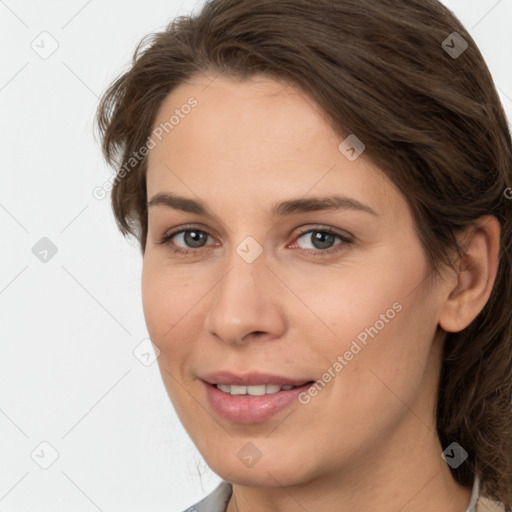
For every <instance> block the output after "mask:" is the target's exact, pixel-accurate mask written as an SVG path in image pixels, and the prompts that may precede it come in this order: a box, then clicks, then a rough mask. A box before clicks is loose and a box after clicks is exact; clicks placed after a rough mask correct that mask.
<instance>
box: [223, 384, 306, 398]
mask: <svg viewBox="0 0 512 512" xmlns="http://www.w3.org/2000/svg"><path fill="white" fill-rule="evenodd" d="M216 386H217V389H220V390H221V391H224V393H229V394H231V395H251V396H263V395H268V394H271V393H277V392H278V391H281V390H283V391H286V390H288V389H292V388H295V387H297V386H290V385H288V384H287V385H285V386H279V385H278V384H260V385H257V386H235V385H233V386H229V385H227V384H217V385H216Z"/></svg>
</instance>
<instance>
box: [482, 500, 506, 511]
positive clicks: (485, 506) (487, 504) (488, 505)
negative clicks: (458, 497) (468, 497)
mask: <svg viewBox="0 0 512 512" xmlns="http://www.w3.org/2000/svg"><path fill="white" fill-rule="evenodd" d="M476 512H505V505H503V504H502V503H500V502H498V501H493V500H491V499H489V498H485V497H484V496H481V497H480V499H479V500H478V508H477V509H476Z"/></svg>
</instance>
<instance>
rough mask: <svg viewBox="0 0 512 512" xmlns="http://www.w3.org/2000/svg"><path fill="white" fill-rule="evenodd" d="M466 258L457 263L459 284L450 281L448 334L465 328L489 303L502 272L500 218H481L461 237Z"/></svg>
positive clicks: (445, 313) (444, 322)
mask: <svg viewBox="0 0 512 512" xmlns="http://www.w3.org/2000/svg"><path fill="white" fill-rule="evenodd" d="M459 241H460V242H461V245H462V247H463V257H462V258H461V259H460V260H459V261H458V262H457V268H458V271H457V282H456V284H455V286H454V285H453V279H450V282H448V281H447V290H446V300H445V303H444V304H443V307H442V310H441V312H440V316H439V325H440V327H441V328H442V329H443V330H445V331H446V332H459V331H462V330H463V329H465V328H466V327H467V326H468V325H469V324H470V323H471V322H472V321H473V320H474V319H475V318H476V317H477V316H478V314H479V313H480V311H482V309H483V308H484V306H485V304H486V303H487V301H488V299H489V297H490V295H491V291H492V287H493V285H494V281H495V280H496V274H497V272H498V261H499V248H500V224H499V222H498V220H497V219H496V217H494V216H490V215H488V216H485V217H481V218H480V219H478V221H477V224H476V226H473V227H470V228H468V229H467V230H466V231H465V233H464V234H463V235H462V236H461V238H460V240H459Z"/></svg>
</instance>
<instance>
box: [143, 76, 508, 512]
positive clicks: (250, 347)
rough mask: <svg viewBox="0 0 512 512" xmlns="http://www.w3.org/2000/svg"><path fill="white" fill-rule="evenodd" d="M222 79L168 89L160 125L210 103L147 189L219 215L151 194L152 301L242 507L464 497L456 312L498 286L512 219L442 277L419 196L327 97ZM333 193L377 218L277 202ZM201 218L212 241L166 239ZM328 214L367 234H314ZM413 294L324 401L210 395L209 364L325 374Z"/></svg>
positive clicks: (464, 320)
mask: <svg viewBox="0 0 512 512" xmlns="http://www.w3.org/2000/svg"><path fill="white" fill-rule="evenodd" d="M213 78H214V77H213V76H197V77H195V78H194V80H192V81H190V82H187V83H185V84H182V85H180V86H179V87H178V88H176V89H174V90H173V91H172V92H171V93H170V94H169V95H168V97H167V98H166V99H165V101H164V102H163V103H162V105H161V107H160V110H159V112H158V115H157V117H156V119H155V124H154V126H155V127H156V126H158V125H159V124H160V123H163V122H165V121H167V120H168V119H169V117H170V116H171V115H172V114H173V113H174V111H175V110H176V109H179V108H180V107H181V106H182V105H184V104H185V103H186V102H187V99H188V98H190V97H194V98H196V99H197V101H198V105H197V107H195V108H194V109H193V110H192V112H191V113H190V114H189V115H187V116H185V117H184V118H183V119H181V120H180V123H179V124H177V125H176V126H175V127H174V128H173V129H172V131H169V133H168V134H167V135H166V136H165V137H163V140H162V141H161V142H159V143H158V144H157V145H156V147H154V148H153V149H152V150H151V151H150V153H149V156H148V172H147V194H148V199H151V198H153V197H154V195H155V194H157V193H160V192H167V193H171V192H172V193H175V194H179V195H181V196H185V197H188V198H191V199H201V200H202V201H204V202H205V203H206V205H207V206H208V208H209V209H210V210H211V211H212V212H213V214H214V216H213V217H211V218H210V217H205V216H201V215H198V214H195V213H186V212H182V211H179V210H176V209H173V208H169V207H166V206H162V205H158V206H151V207H150V208H149V210H148V214H149V217H148V239H147V244H146V249H145V255H144V264H143V273H142V298H143V308H144V315H145V318H146V324H147V328H148V332H149V334H150V337H151V339H152V340H153V342H154V343H155V345H156V346H158V348H159V350H160V351H161V353H160V356H159V358H158V364H159V367H160V371H161V374H162V378H163V382H164V384H165V386H166V389H167V392H168V394H169V397H170V399H171V400H172V403H173V405H174V407H175V409H176V412H177V414H178V416H179V418H180V420H181V422H182V423H183V425H184V427H185V429H186V430H187V432H188V433H189V435H190V437H191V438H192V440H193V442H194V443H195V444H196V446H197V448H198V450H199V451H200V453H201V454H202V455H203V457H204V459H205V460H206V462H207V463H208V465H209V466H210V467H211V468H212V470H213V471H214V472H215V473H217V474H218V475H219V476H221V477H222V478H224V479H226V480H228V481H229V482H231V483H232V484H233V496H232V498H231V500H230V502H229V505H228V512H233V511H236V510H238V511H240V512H249V511H251V512H256V511H258V512H259V511H268V510H273V511H287V512H290V511H304V510H309V511H313V510H320V509H323V510H340V511H351V512H357V511H361V512H362V511H368V510H372V511H374V512H381V511H382V512H384V511H391V510H396V511H398V510H400V511H401V512H420V511H427V510H428V511H432V510H444V511H452V512H463V511H464V510H465V508H466V507H467V504H468V502H469V497H470V489H468V488H464V487H461V486H460V485H458V484H457V483H456V482H455V480H454V479H453V477H452V476H451V473H450V470H449V467H448V465H447V464H446V463H445V461H444V460H443V459H442V458H441V452H442V451H443V449H444V448H446V447H442V446H441V444H440V442H439V439H438V436H437V433H436V428H435V412H434V411H435V397H436V390H437V385H438V380H439V372H440V367H441V350H442V342H443V337H444V333H443V331H442V330H441V327H442V328H443V329H444V330H447V331H454V332H456V331H459V330H461V329H463V328H464V327H465V326H466V325H468V324H469V323H470V322H471V321H472V319H473V318H474V317H475V316H476V315H477V314H478V313H479V311H480V310H481V309H482V308H483V306H484V304H485V302H486V301H487V299H488V297H489V294H490V291H491V288H492V284H493V282H494V278H495V275H496V268H497V260H498V253H497V248H498V243H499V224H498V223H497V221H496V219H494V218H493V217H489V218H483V219H481V223H480V225H479V226H478V227H477V229H475V230H473V231H472V232H471V233H469V235H470V236H469V239H470V242H469V244H468V250H467V259H466V260H465V261H464V262H461V263H460V265H459V267H458V268H459V273H456V272H454V271H452V270H445V271H444V273H443V275H442V278H441V279H437V280H432V279H429V276H430V275H429V272H428V267H427V262H426V258H425V254H424V251H423V249H422V247H421V244H420V241H419V239H418V237H417V235H416V233H415V231H414V223H413V219H412V216H411V212H410V210H409V207H408V205H407V202H406V200H405V198H404V197H403V196H402V195H401V193H400V192H399V191H398V190H397V189H396V188H395V187H394V186H393V184H392V183H391V182H390V181H389V180H387V179H386V178H385V177H384V174H383V173H382V171H381V170H380V169H378V168H377V167H375V166H374V165H373V164H372V163H371V161H370V160H369V159H368V158H367V157H366V155H365V154H364V153H363V154H362V155H361V156H360V157H359V158H358V159H356V160H355V161H349V160H348V159H347V158H346V157H345V156H344V154H342V153H341V152H340V150H339V149H338V145H339V144H340V142H341V141H342V140H343V137H340V135H339V134H337V133H335V132H334V130H333V128H332V127H331V125H330V124H329V123H328V122H327V121H326V119H325V116H323V115H322V114H321V112H320V109H319V108H318V107H317V106H315V104H314V103H313V101H312V100H311V99H310V98H308V97H307V96H305V95H304V94H303V93H300V92H299V91H297V90H295V89H293V88H291V87H290V86H288V85H284V84H280V83H278V82H276V81H273V80H271V79H268V78H265V77H263V76H257V77H254V78H251V79H250V80H246V81H243V82H241V81H234V80H231V79H229V78H227V77H223V76H219V77H217V78H215V80H213ZM212 80H213V81H212ZM208 84H210V85H208ZM333 192H337V193H340V194H344V195H345V196H347V197H349V198H353V199H356V200H358V201H360V202H361V203H364V204H365V205H368V206H369V207H371V208H372V209H373V210H374V211H375V212H376V215H373V214H370V213H367V212H363V211H356V210H352V209H340V210H322V211H312V212H307V213H294V214H291V215H286V216H283V217H272V216H271V213H270V212H271V207H272V205H273V204H274V203H276V202H279V201H284V200H288V199H292V198H309V197H313V196H315V197H316V196H325V195H328V194H331V193H333ZM186 224H193V228H192V231H194V228H195V230H196V231H197V230H202V231H205V232H206V233H208V235H209V236H208V237H206V235H204V237H205V239H204V240H205V242H204V245H203V247H199V248H196V247H197V246H193V245H191V243H193V239H192V242H191V239H190V238H189V239H185V238H184V236H183V233H182V234H178V235H176V236H175V237H174V238H172V240H171V241H169V242H168V243H167V244H166V245H162V244H159V241H160V240H161V238H162V237H163V236H164V235H165V234H169V233H171V232H173V231H175V232H178V231H179V228H180V227H182V226H184V225H186ZM325 227H332V228H333V229H335V230H337V231H338V232H339V233H340V234H342V235H349V236H350V237H351V239H352V243H345V242H343V241H341V240H340V239H338V238H337V237H334V238H332V239H331V243H330V245H324V246H319V245H318V244H317V245H314V243H315V242H314V239H313V238H312V235H313V234H315V233H311V232H310V233H309V234H305V235H300V238H299V233H298V228H304V229H306V228H309V229H312V230H315V229H316V230H317V231H320V232H322V228H325ZM189 229H190V228H189ZM248 236H250V237H253V238H254V239H255V240H256V241H257V242H258V243H259V245H260V246H261V248H262V251H263V252H262V253H261V255H260V256H259V257H258V258H256V260H255V261H254V262H252V263H247V262H246V261H245V260H244V259H243V258H242V257H240V256H239V254H238V253H237V252H236V248H237V247H238V246H239V244H240V243H241V242H242V241H243V240H244V239H245V238H246V237H248ZM327 241H329V239H328V240H327ZM173 242H174V245H173ZM187 243H188V245H187ZM175 247H180V248H182V249H187V248H188V249H189V250H190V251H195V253H194V252H193V253H191V254H188V255H182V254H176V253H174V252H173V248H175ZM322 247H327V248H326V249H322ZM329 249H333V250H332V252H331V253H330V254H320V255H319V256H312V255H311V253H312V252H314V251H315V250H316V251H318V252H321V251H324V252H325V251H326V250H329ZM336 249H338V250H337V251H336V252H334V251H335V250H336ZM397 302H398V303H400V305H401V306H402V310H401V311H400V312H399V313H397V314H396V316H395V317H394V318H393V319H392V320H390V321H388V322H387V323H385V327H384V328H383V329H382V330H380V331H379V333H378V335H376V336H375V338H373V339H370V341H369V342H368V344H367V346H365V347H364V348H363V349H362V350H361V351H360V352H359V353H358V354H357V355H355V356H354V357H353V359H352V360H351V361H349V362H348V364H347V365H346V366H344V368H343V369H342V370H341V371H340V372H339V373H337V374H336V377H335V378H333V379H332V380H331V381H330V382H329V383H328V384H327V385H326V386H325V388H324V389H323V390H322V391H321V392H320V393H318V395H317V396H315V397H314V398H312V399H311V401H310V402H309V403H308V404H307V405H303V404H300V403H298V402H297V403H294V404H293V406H291V407H289V408H288V409H286V410H285V411H282V412H281V413H279V414H278V415H277V416H274V417H272V418H271V419H269V420H268V421H265V422H263V423H259V424H252V425H247V424H240V423H236V422H230V421H227V420H224V419H222V418H221V417H219V416H218V415H217V414H216V412H215V411H214V410H213V409H212V408H211V407H210V405H209V403H208V402H207V400H206V396H205V392H204V386H203V384H202V382H201V380H200V378H199V377H200V376H204V375H205V374H206V373H209V372H212V371H216V370H229V369H231V370H233V371H236V372H239V373H246V372H249V371H265V372H271V373H275V374H279V375H285V376H287V377H293V378H305V379H306V378H307V379H321V378H322V375H323V374H324V373H325V372H326V371H328V369H329V368H330V367H332V366H333V363H334V362H335V361H336V360H337V357H338V355H343V354H344V353H345V352H346V351H347V350H349V348H350V345H351V343H352V341H353V340H355V339H356V337H357V335H358V334H359V333H361V331H363V330H364V329H365V328H368V327H370V326H374V325H375V323H376V321H377V320H379V318H381V317H380V315H381V314H384V313H385V312H386V311H387V310H389V309H390V308H392V305H393V304H394V303H397ZM248 442H251V443H253V444H254V445H255V446H256V447H257V449H258V450H259V452H261V454H262V456H261V458H260V459H259V460H258V462H257V463H256V464H255V465H253V466H252V467H247V466H246V465H245V464H243V463H242V462H241V460H240V459H239V458H238V457H237V452H238V451H239V450H240V449H241V448H242V447H244V446H245V445H246V443H248Z"/></svg>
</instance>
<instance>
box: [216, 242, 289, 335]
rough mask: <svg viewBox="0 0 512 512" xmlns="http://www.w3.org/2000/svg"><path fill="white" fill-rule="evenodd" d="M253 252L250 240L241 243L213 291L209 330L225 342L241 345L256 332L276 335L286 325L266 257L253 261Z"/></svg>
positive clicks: (261, 256) (259, 257) (253, 247)
mask: <svg viewBox="0 0 512 512" xmlns="http://www.w3.org/2000/svg"><path fill="white" fill-rule="evenodd" d="M254 250H255V246H254V242H252V241H251V240H245V241H243V242H242V243H241V244H239V246H238V247H236V248H235V250H234V251H233V253H232V254H231V257H230V258H229V261H228V262H227V270H226V273H225V274H224V276H223V277H222V278H221V280H220V282H219V283H218V284H217V286H215V287H214V289H213V290H212V294H213V299H212V302H211V306H210V309H209V311H208V318H207V328H208V331H209V332H210V333H211V334H215V335H216V336H218V337H219V338H220V339H222V340H223V341H225V342H229V343H239V342H241V341H242V340H243V339H244V338H245V337H246V335H247V334H250V333H254V332H263V333H267V334H269V335H270V336H271V337H272V336H277V335H278V334H279V331H280V329H282V327H283V324H284V322H283V319H282V318H280V312H279V309H280V308H278V307H276V304H275V297H272V294H271V289H270V287H271V283H270V281H269V277H270V276H269V274H270V272H269V270H268V269H267V268H266V263H267V262H266V258H265V257H264V255H263V253H260V254H259V255H258V256H257V257H256V258H254V259H252V258H253V257H254V254H255V253H254ZM247 255H251V257H247Z"/></svg>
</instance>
